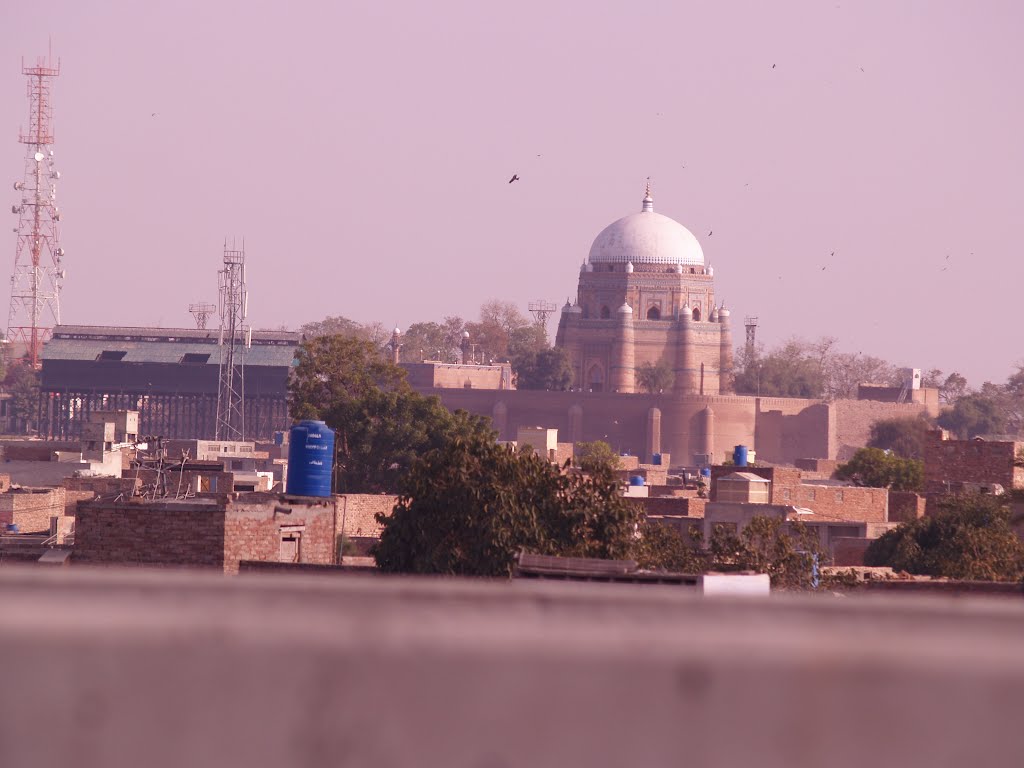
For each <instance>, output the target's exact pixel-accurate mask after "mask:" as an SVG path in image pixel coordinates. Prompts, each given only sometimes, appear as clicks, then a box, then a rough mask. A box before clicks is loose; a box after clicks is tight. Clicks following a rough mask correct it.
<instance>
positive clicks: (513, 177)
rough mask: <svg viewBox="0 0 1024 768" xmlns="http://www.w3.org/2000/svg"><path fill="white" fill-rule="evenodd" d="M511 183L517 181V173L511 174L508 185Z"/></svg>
mask: <svg viewBox="0 0 1024 768" xmlns="http://www.w3.org/2000/svg"><path fill="white" fill-rule="evenodd" d="M513 181H519V174H518V173H513V174H512V178H511V179H509V180H508V183H509V184H511V183H512V182H513Z"/></svg>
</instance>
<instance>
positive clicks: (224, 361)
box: [214, 238, 248, 440]
mask: <svg viewBox="0 0 1024 768" xmlns="http://www.w3.org/2000/svg"><path fill="white" fill-rule="evenodd" d="M217 274H218V276H219V283H220V368H219V383H218V386H217V427H216V431H215V434H214V439H216V440H244V439H245V347H246V341H245V316H246V307H247V305H248V299H247V296H246V290H245V241H244V240H243V241H242V248H241V249H240V250H239V249H237V248H236V247H235V244H234V242H232V243H231V248H228V241H227V239H226V238H225V240H224V267H223V268H222V269H221V270H220V272H218V273H217Z"/></svg>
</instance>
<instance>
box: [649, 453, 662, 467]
mask: <svg viewBox="0 0 1024 768" xmlns="http://www.w3.org/2000/svg"><path fill="white" fill-rule="evenodd" d="M651 464H653V465H654V466H656V467H660V466H661V454H660V453H654V454H651Z"/></svg>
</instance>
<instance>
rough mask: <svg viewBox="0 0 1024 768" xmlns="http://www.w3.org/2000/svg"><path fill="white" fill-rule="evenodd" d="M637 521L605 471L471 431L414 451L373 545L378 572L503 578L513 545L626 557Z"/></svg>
mask: <svg viewBox="0 0 1024 768" xmlns="http://www.w3.org/2000/svg"><path fill="white" fill-rule="evenodd" d="M640 519H641V514H640V512H639V510H638V508H637V507H635V506H634V505H633V504H631V503H629V502H628V501H627V500H626V499H625V498H624V497H623V496H621V495H620V494H619V490H618V483H617V482H616V480H615V478H614V476H613V475H612V473H611V472H601V473H598V474H595V475H581V474H578V473H562V472H560V471H559V469H558V467H555V466H553V465H552V464H551V463H550V462H548V461H546V460H544V459H542V458H541V457H539V456H537V455H536V454H534V453H533V452H532V451H530V452H517V451H515V450H514V449H512V448H510V447H507V446H503V445H498V444H497V443H495V442H494V441H493V440H491V439H487V438H485V437H483V436H480V435H471V436H469V437H466V438H458V439H455V440H451V441H448V442H447V443H445V444H444V445H443V446H441V447H440V448H437V449H435V450H432V451H429V452H428V453H426V454H424V455H422V456H421V457H420V458H419V459H418V460H417V461H416V462H415V463H414V464H413V467H412V469H411V470H410V472H409V473H408V475H407V476H406V477H405V479H404V481H403V483H402V491H401V497H400V499H399V502H398V504H397V505H396V506H395V509H394V513H393V514H392V515H391V516H390V517H385V516H383V515H380V516H378V521H379V522H380V523H381V525H382V526H383V531H382V533H381V537H380V541H379V542H378V544H377V545H376V546H375V547H374V557H375V558H376V560H377V565H378V567H380V568H381V569H382V570H384V571H391V572H402V573H438V574H458V575H474V576H507V575H509V574H510V573H511V571H512V568H513V565H514V560H515V556H516V555H517V554H518V553H519V552H520V551H522V550H527V551H529V552H533V553H537V554H546V555H565V556H574V557H598V558H608V559H622V558H625V557H628V555H629V553H630V551H631V547H632V546H633V541H634V533H635V531H636V529H637V525H638V524H639V522H640Z"/></svg>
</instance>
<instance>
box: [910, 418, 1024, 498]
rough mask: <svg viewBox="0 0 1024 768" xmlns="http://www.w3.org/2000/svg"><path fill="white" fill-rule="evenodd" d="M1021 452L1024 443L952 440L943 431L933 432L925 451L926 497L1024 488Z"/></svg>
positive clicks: (930, 434)
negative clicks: (939, 494) (994, 488)
mask: <svg viewBox="0 0 1024 768" xmlns="http://www.w3.org/2000/svg"><path fill="white" fill-rule="evenodd" d="M1022 450H1024V443H1021V442H1014V441H1011V440H984V439H982V438H977V437H976V438H974V439H972V440H950V439H948V438H947V437H946V434H945V433H944V432H943V431H942V430H935V431H933V432H930V433H929V435H928V441H927V443H925V448H924V490H925V493H929V494H934V493H958V492H962V491H971V490H973V491H979V490H985V489H986V488H988V489H989V490H991V489H992V487H993V486H995V485H999V486H1002V488H1003V489H1004V490H1006V491H1009V490H1011V489H1013V488H1024V466H1019V464H1022V463H1024V462H1022V461H1021V456H1022Z"/></svg>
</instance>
